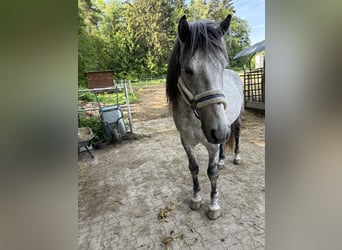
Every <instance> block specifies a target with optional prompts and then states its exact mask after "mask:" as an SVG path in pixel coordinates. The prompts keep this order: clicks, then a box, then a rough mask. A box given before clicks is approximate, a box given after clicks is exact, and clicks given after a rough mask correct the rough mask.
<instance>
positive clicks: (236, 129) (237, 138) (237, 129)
mask: <svg viewBox="0 0 342 250" xmlns="http://www.w3.org/2000/svg"><path fill="white" fill-rule="evenodd" d="M233 129H234V139H235V149H234V161H233V163H234V164H235V165H240V164H241V157H240V130H241V117H240V116H239V118H238V119H236V121H235V122H234V124H233Z"/></svg>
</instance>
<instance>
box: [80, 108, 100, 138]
mask: <svg viewBox="0 0 342 250" xmlns="http://www.w3.org/2000/svg"><path fill="white" fill-rule="evenodd" d="M79 121H80V124H79V127H89V128H91V129H92V131H93V133H94V141H95V142H96V141H101V140H104V136H103V127H102V123H101V121H100V118H99V117H89V116H86V115H84V114H79Z"/></svg>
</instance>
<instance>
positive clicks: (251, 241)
mask: <svg viewBox="0 0 342 250" xmlns="http://www.w3.org/2000/svg"><path fill="white" fill-rule="evenodd" d="M162 106H163V111H162V112H160V116H159V117H163V118H157V119H155V118H156V117H158V116H157V115H156V114H157V113H158V112H154V115H155V116H156V117H155V116H153V117H148V116H146V115H144V116H142V117H143V118H144V119H141V120H139V119H138V120H134V124H133V126H134V130H133V132H134V133H135V134H137V135H138V136H137V138H135V139H134V140H133V139H131V140H125V141H123V142H122V143H121V144H119V145H109V146H108V147H107V148H105V149H102V150H93V154H94V156H95V158H94V159H91V158H90V156H89V155H88V154H87V153H86V152H82V153H80V155H79V161H78V171H79V239H78V241H79V249H231V250H235V249H264V241H265V172H264V171H265V160H264V158H265V153H264V150H265V140H264V138H265V129H264V127H265V123H264V115H262V114H255V113H252V112H250V111H248V110H245V111H244V113H243V126H242V131H241V146H240V150H241V158H242V160H243V162H242V164H241V165H239V166H236V165H233V163H232V160H233V156H232V155H228V156H227V158H226V164H225V168H224V169H222V170H220V176H219V179H218V190H219V194H220V200H219V202H220V206H221V216H220V218H218V219H217V220H215V221H212V220H209V219H208V218H207V215H206V212H207V207H208V204H209V200H210V181H209V179H208V177H207V174H206V168H207V163H208V159H207V158H208V154H207V152H206V150H205V148H204V147H203V146H198V147H197V148H196V151H197V156H198V161H199V165H200V173H199V181H200V185H201V188H202V191H201V194H202V205H201V208H200V210H198V211H192V210H191V209H190V208H189V204H190V198H191V196H192V179H191V174H190V171H189V170H188V162H187V157H186V154H185V151H184V149H183V148H182V146H181V143H180V139H179V135H178V132H177V130H176V128H175V126H174V124H173V120H172V118H171V117H170V116H169V115H167V114H169V113H168V110H167V106H165V102H164V103H163V105H162ZM151 108H155V107H151ZM144 111H145V112H146V109H144ZM134 112H135V111H134V110H133V114H134ZM150 118H152V120H150Z"/></svg>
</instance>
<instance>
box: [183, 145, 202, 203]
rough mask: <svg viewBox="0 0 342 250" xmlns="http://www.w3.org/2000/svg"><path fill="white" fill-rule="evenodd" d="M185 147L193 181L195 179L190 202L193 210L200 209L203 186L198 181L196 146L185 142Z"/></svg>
mask: <svg viewBox="0 0 342 250" xmlns="http://www.w3.org/2000/svg"><path fill="white" fill-rule="evenodd" d="M183 147H184V149H185V152H186V154H187V156H188V160H189V169H190V172H191V175H192V181H193V192H194V193H193V196H192V198H191V202H190V208H191V209H193V210H198V209H199V208H200V207H201V195H200V191H201V187H200V185H199V182H198V172H199V167H198V164H197V161H196V156H195V152H194V147H193V146H190V145H185V144H183Z"/></svg>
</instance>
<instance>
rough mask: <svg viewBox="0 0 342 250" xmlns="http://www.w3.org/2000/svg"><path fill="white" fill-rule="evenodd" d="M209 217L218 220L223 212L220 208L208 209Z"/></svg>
mask: <svg viewBox="0 0 342 250" xmlns="http://www.w3.org/2000/svg"><path fill="white" fill-rule="evenodd" d="M207 215H208V218H209V219H211V220H216V219H217V218H218V217H220V215H221V213H220V209H218V210H210V209H209V210H208V214H207Z"/></svg>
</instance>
